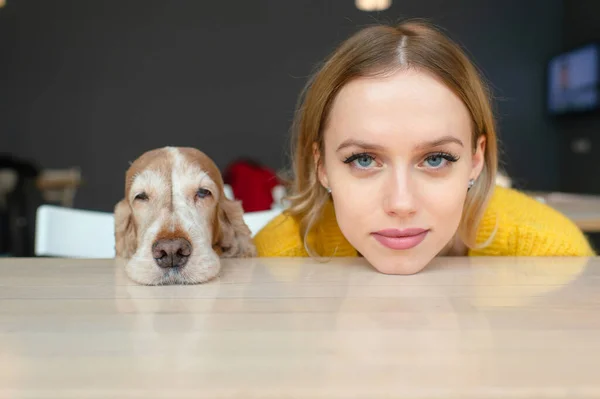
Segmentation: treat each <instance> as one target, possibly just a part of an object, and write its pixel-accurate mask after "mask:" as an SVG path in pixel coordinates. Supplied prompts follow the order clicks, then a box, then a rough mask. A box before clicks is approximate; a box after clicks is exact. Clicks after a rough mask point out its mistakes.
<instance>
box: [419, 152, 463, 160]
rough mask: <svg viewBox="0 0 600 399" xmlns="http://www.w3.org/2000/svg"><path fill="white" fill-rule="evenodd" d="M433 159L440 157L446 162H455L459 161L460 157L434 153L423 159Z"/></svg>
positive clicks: (446, 153)
mask: <svg viewBox="0 0 600 399" xmlns="http://www.w3.org/2000/svg"><path fill="white" fill-rule="evenodd" d="M435 157H442V158H444V159H445V160H446V161H448V162H456V161H458V160H459V159H460V157H458V156H456V155H452V154H450V153H448V152H434V153H433V154H429V155H427V156H426V157H425V159H429V158H435Z"/></svg>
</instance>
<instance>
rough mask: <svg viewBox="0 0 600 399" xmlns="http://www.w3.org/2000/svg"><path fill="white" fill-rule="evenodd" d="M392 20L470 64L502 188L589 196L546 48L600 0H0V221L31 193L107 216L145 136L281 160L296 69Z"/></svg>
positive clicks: (568, 41) (227, 159) (593, 34)
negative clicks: (494, 139) (483, 86)
mask: <svg viewBox="0 0 600 399" xmlns="http://www.w3.org/2000/svg"><path fill="white" fill-rule="evenodd" d="M383 3H385V1H383ZM407 17H423V18H427V19H429V20H430V21H432V22H434V23H436V24H438V25H440V26H441V27H443V28H444V29H445V30H447V32H448V33H449V35H450V36H451V37H452V38H453V39H455V40H456V41H458V42H459V43H460V44H461V45H462V46H464V47H465V48H466V50H467V52H468V53H469V54H470V56H471V57H472V59H473V60H474V62H475V63H476V64H477V66H478V67H479V68H480V69H481V70H482V71H483V73H484V75H485V77H486V79H487V80H488V81H489V83H490V85H491V87H492V89H493V92H494V96H495V107H496V111H497V113H496V114H497V118H498V128H499V137H500V140H501V142H502V151H503V154H502V163H503V167H504V169H505V171H506V173H507V174H508V176H509V177H510V178H511V180H512V185H513V186H515V187H517V188H520V189H525V190H530V191H543V192H557V191H560V192H563V193H578V194H600V162H597V161H596V157H595V156H594V153H595V152H596V151H597V150H598V149H599V148H600V117H599V113H597V112H594V111H595V110H596V109H597V106H596V105H595V100H594V99H593V98H592V99H591V100H590V103H588V104H584V106H579V107H578V106H574V107H571V108H569V107H563V108H561V107H560V106H559V105H556V104H554V103H552V101H551V100H550V95H549V92H550V88H551V87H553V86H552V84H551V82H550V80H551V79H550V77H549V76H550V74H551V71H552V70H553V69H552V68H557V66H556V65H558V64H557V61H556V58H553V57H557V56H559V57H560V56H561V55H563V58H561V59H564V57H565V56H564V54H567V52H568V51H571V50H572V49H576V48H579V47H580V46H585V45H588V44H589V43H592V42H593V41H594V40H598V39H600V1H596V0H527V1H522V0H503V1H499V0H497V1H496V0H495V1H492V0H487V1H484V0H453V1H444V0H393V1H392V2H391V5H390V6H389V7H388V8H386V9H385V10H382V11H365V10H361V9H359V7H357V2H355V1H354V0H221V1H198V0H195V1H192V0H188V1H186V0H180V1H158V0H145V1H141V0H103V1H91V0H71V1H67V0H0V156H1V159H0V172H1V171H2V170H4V171H11V170H12V171H13V172H14V171H15V170H16V171H18V173H17V174H16V175H17V178H16V180H15V177H14V176H15V173H12V174H10V173H9V174H5V175H2V174H1V173H0V187H2V188H0V196H1V197H2V199H1V200H0V201H1V202H0V206H2V207H3V208H2V209H4V211H5V215H4V216H3V217H4V219H3V224H4V227H5V230H6V229H9V230H10V228H12V227H10V226H9V225H10V223H15V222H14V221H13V222H11V221H10V220H12V219H15V217H14V216H10V215H8V216H7V215H6V212H8V211H7V210H9V211H10V209H13V210H12V211H11V212H13V214H15V215H17V217H16V219H17V220H18V222H16V224H17V227H18V226H21V227H23V226H24V225H27V224H29V225H31V224H32V223H33V222H32V221H31V218H32V217H34V216H33V214H34V212H35V207H36V206H37V205H39V203H54V204H59V205H61V206H64V207H74V208H80V209H87V210H96V211H103V212H112V209H113V207H114V205H115V203H116V202H117V201H118V200H120V199H121V198H122V196H123V188H124V173H125V170H126V169H127V167H128V166H129V162H131V161H133V160H134V159H135V158H136V157H138V156H139V155H140V154H141V153H143V152H144V151H146V150H149V149H152V148H156V147H162V146H166V145H172V146H192V147H197V148H199V149H201V150H202V151H204V152H206V153H207V154H208V155H209V156H210V157H212V159H213V160H214V161H215V162H216V163H217V165H218V166H219V167H220V168H221V170H222V171H224V172H227V171H229V172H231V170H232V169H231V168H233V167H235V166H237V167H239V166H240V165H244V162H246V161H243V162H241V163H240V160H248V162H247V164H249V163H253V164H255V165H260V167H261V168H263V171H264V170H268V171H272V172H273V173H276V172H278V171H281V170H282V169H284V168H285V167H286V166H287V153H288V138H289V136H288V133H289V128H290V124H291V121H292V117H293V112H294V107H295V104H296V101H297V98H298V95H299V93H300V91H301V90H302V87H303V86H304V84H305V82H306V80H307V77H308V76H309V75H310V73H311V72H312V71H314V69H315V68H316V67H317V66H318V64H319V62H320V61H321V60H323V58H324V57H326V56H327V54H328V53H329V52H330V51H332V50H333V48H334V47H335V46H336V45H337V44H338V43H339V42H341V41H342V40H344V39H345V38H347V37H348V36H349V35H350V34H352V33H353V32H355V31H356V30H358V29H359V28H361V27H364V26H365V25H369V24H372V23H376V22H397V21H400V20H401V19H403V18H407ZM592 53H593V52H592ZM596 56H597V54H596ZM592 57H593V55H592ZM553 60H554V61H553ZM553 63H554V64H553ZM553 65H554V66H553ZM577 68H578V66H577V65H576V66H571V72H570V73H571V75H572V76H577V75H578V70H577ZM596 68H597V67H596ZM584 69H585V68H584ZM582 70H583V69H582ZM596 79H597V77H596ZM594 85H595V87H596V88H597V87H598V83H597V80H596V81H595V82H594ZM594 98H595V97H594ZM553 104H554V105H553ZM590 104H591V105H590ZM236 170H238V171H239V169H236ZM10 176H12V177H10ZM234 188H235V187H234ZM36 195H37V197H36ZM10 204H12V207H13V208H10ZM15 209H16V210H15ZM9 213H10V212H9ZM11 217H12V219H11ZM6 226H9V227H6ZM5 236H6V233H5ZM6 245H8V244H6ZM1 252H2V251H1V250H0V253H1ZM14 252H15V251H13V253H14Z"/></svg>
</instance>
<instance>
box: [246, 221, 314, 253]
mask: <svg viewBox="0 0 600 399" xmlns="http://www.w3.org/2000/svg"><path fill="white" fill-rule="evenodd" d="M254 245H255V246H256V251H257V253H258V256H263V257H278V256H308V254H307V252H306V250H305V249H304V244H303V240H302V237H301V236H300V225H299V223H298V221H297V220H296V218H295V217H293V216H291V215H289V214H287V213H286V212H283V213H281V214H279V215H277V216H276V217H275V218H273V219H272V220H271V221H270V222H269V223H267V224H266V225H265V226H264V227H263V228H262V229H261V230H260V231H259V232H258V233H257V234H256V235H255V236H254Z"/></svg>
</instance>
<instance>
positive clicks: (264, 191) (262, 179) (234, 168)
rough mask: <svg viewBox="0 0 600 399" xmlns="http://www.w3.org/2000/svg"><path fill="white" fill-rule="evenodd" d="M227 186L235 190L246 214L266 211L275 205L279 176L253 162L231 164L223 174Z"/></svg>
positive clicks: (243, 161) (234, 192)
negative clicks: (273, 192) (274, 196)
mask: <svg viewBox="0 0 600 399" xmlns="http://www.w3.org/2000/svg"><path fill="white" fill-rule="evenodd" d="M223 180H224V182H225V184H229V185H230V186H231V188H232V189H233V195H234V196H235V199H237V200H240V201H242V207H243V208H244V212H257V211H266V210H269V209H271V204H272V203H273V194H272V191H273V188H274V187H275V186H277V185H279V180H278V179H277V175H276V174H275V173H274V172H273V171H272V170H271V169H269V168H267V167H265V166H262V165H260V164H258V163H257V162H255V161H251V160H240V161H236V162H233V163H232V164H230V165H229V166H228V167H227V169H226V170H225V173H224V174H223Z"/></svg>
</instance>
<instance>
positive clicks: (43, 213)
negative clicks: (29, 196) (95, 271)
mask: <svg viewBox="0 0 600 399" xmlns="http://www.w3.org/2000/svg"><path fill="white" fill-rule="evenodd" d="M114 229H115V227H114V216H113V214H112V213H107V212H95V211H86V210H81V209H72V208H63V207H60V206H54V205H42V206H40V207H39V208H38V209H37V216H36V221H35V254H36V255H37V256H58V257H64V258H113V257H114V256H115V237H114Z"/></svg>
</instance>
